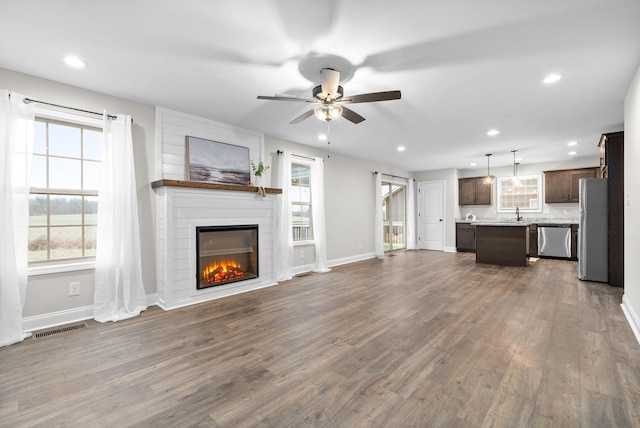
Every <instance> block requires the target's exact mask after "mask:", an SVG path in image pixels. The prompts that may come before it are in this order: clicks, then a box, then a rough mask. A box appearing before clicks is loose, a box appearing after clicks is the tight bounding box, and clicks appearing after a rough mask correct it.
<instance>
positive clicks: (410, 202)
mask: <svg viewBox="0 0 640 428" xmlns="http://www.w3.org/2000/svg"><path fill="white" fill-rule="evenodd" d="M414 187H415V186H414V183H413V179H411V178H410V179H409V180H407V250H415V249H416V208H415V197H416V196H415V190H414Z"/></svg>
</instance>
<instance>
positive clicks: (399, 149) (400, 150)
mask: <svg viewBox="0 0 640 428" xmlns="http://www.w3.org/2000/svg"><path fill="white" fill-rule="evenodd" d="M396 150H397V151H399V152H404V151H405V150H406V149H405V147H404V146H398V148H397V149H396Z"/></svg>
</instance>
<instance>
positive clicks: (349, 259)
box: [327, 253, 376, 267]
mask: <svg viewBox="0 0 640 428" xmlns="http://www.w3.org/2000/svg"><path fill="white" fill-rule="evenodd" d="M375 257H376V253H364V254H358V255H355V256H351V257H343V258H341V259H333V260H329V261H328V263H327V265H328V266H329V267H333V266H340V265H346V264H349V263H355V262H361V261H363V260H369V259H373V258H375Z"/></svg>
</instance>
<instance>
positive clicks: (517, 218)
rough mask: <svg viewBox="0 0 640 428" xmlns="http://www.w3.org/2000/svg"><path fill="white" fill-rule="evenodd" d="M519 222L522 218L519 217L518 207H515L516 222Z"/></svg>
mask: <svg viewBox="0 0 640 428" xmlns="http://www.w3.org/2000/svg"><path fill="white" fill-rule="evenodd" d="M520 220H522V217H520V207H516V221H520Z"/></svg>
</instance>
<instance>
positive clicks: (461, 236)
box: [456, 223, 476, 253]
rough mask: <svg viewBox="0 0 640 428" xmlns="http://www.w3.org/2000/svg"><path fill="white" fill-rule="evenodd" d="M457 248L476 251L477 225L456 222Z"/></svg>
mask: <svg viewBox="0 0 640 428" xmlns="http://www.w3.org/2000/svg"><path fill="white" fill-rule="evenodd" d="M456 249H457V250H458V251H460V252H468V253H475V252H476V226H475V225H473V224H470V223H456Z"/></svg>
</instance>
